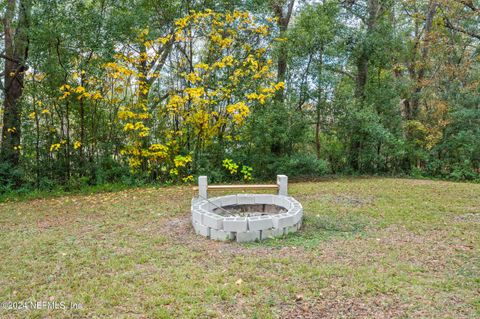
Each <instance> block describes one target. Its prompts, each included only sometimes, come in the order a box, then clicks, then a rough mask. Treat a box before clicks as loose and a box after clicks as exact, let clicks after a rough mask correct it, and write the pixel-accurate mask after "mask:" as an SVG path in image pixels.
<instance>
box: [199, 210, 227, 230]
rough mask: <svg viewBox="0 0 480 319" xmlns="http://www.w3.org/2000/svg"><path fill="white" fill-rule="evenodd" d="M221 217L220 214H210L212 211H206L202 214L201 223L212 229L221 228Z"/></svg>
mask: <svg viewBox="0 0 480 319" xmlns="http://www.w3.org/2000/svg"><path fill="white" fill-rule="evenodd" d="M222 222H223V218H222V217H221V216H218V215H215V214H212V213H206V214H203V218H202V224H203V225H205V226H208V227H211V228H214V229H222V226H223V225H222V224H223V223H222Z"/></svg>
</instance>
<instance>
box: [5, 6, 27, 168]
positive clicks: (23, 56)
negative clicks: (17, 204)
mask: <svg viewBox="0 0 480 319" xmlns="http://www.w3.org/2000/svg"><path fill="white" fill-rule="evenodd" d="M29 15H30V2H29V1H28V0H22V1H18V2H17V1H16V0H9V1H8V2H7V5H6V9H5V13H4V16H3V27H4V46H5V52H4V53H2V55H1V57H2V58H3V59H4V71H3V74H4V75H3V76H4V83H3V92H4V101H3V127H2V141H1V150H0V159H1V160H2V161H4V162H6V163H8V164H10V165H11V166H12V167H15V166H17V165H18V163H19V160H20V149H21V145H20V139H21V126H22V123H21V112H22V108H21V103H20V98H21V97H22V94H23V89H24V85H23V84H24V77H25V72H26V70H27V69H28V67H27V64H26V62H27V57H28V50H29V38H28V27H29V23H30V21H29V20H30V17H29Z"/></svg>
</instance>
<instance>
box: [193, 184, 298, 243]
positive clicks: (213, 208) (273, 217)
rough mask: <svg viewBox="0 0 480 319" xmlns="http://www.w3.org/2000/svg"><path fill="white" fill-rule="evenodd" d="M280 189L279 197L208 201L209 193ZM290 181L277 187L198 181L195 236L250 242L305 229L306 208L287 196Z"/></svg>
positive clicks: (233, 197)
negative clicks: (304, 209) (213, 183)
mask: <svg viewBox="0 0 480 319" xmlns="http://www.w3.org/2000/svg"><path fill="white" fill-rule="evenodd" d="M209 188H211V189H239V188H247V189H261V188H269V189H273V188H275V189H277V190H278V194H237V195H227V196H220V197H212V198H208V189H209ZM287 189H288V178H287V176H285V175H278V176H277V184H276V185H224V186H221V185H212V186H208V184H207V177H206V176H200V177H199V179H198V196H197V197H195V198H193V199H192V207H191V211H192V224H193V228H194V229H195V232H196V233H197V234H198V235H202V236H205V237H208V238H210V239H214V240H221V241H227V240H236V241H237V242H248V241H256V240H263V239H267V238H274V237H279V236H282V235H284V234H288V233H291V232H295V231H297V230H299V229H300V227H301V225H302V217H303V207H302V205H301V204H300V203H299V202H298V201H297V200H295V199H294V198H293V197H290V196H288V195H287V193H288V190H287Z"/></svg>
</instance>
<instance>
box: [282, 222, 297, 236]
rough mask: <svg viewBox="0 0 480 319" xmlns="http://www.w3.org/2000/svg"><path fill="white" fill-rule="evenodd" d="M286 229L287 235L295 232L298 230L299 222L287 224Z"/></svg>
mask: <svg viewBox="0 0 480 319" xmlns="http://www.w3.org/2000/svg"><path fill="white" fill-rule="evenodd" d="M284 230H285V235H286V234H290V233H295V232H296V231H297V230H298V224H295V225H292V226H287V227H285V228H284Z"/></svg>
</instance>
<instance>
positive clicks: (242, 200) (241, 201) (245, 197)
mask: <svg viewBox="0 0 480 319" xmlns="http://www.w3.org/2000/svg"><path fill="white" fill-rule="evenodd" d="M237 203H238V205H247V204H255V196H254V195H250V194H238V195H237Z"/></svg>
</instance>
